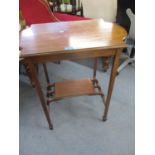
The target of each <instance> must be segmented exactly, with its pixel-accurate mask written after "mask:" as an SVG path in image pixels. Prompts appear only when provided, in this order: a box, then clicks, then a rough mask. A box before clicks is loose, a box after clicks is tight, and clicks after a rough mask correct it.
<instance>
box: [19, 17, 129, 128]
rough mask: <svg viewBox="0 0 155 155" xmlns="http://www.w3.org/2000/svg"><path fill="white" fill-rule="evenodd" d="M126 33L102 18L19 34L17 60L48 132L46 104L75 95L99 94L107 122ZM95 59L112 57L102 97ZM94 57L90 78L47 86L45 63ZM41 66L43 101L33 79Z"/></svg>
mask: <svg viewBox="0 0 155 155" xmlns="http://www.w3.org/2000/svg"><path fill="white" fill-rule="evenodd" d="M126 35H127V32H126V31H125V30H124V29H123V28H122V27H120V26H119V25H117V24H115V23H108V22H104V21H103V20H102V19H94V20H84V21H73V22H57V23H46V24H35V25H32V26H31V27H30V28H27V29H25V30H23V31H22V32H21V33H20V46H21V47H22V50H21V53H20V58H24V63H25V64H26V65H27V66H28V69H29V76H30V79H31V82H32V83H33V84H34V86H35V89H36V92H37V94H38V97H39V99H40V102H41V105H42V107H43V110H44V113H45V116H46V118H47V121H48V125H49V128H50V129H53V124H52V122H51V119H50V115H49V109H48V105H49V103H51V102H52V101H55V100H60V99H63V98H65V97H71V96H79V95H100V96H101V97H102V99H103V102H104V105H105V108H104V114H103V121H105V120H106V119H107V113H108V109H109V104H110V99H111V95H112V90H113V86H114V81H115V76H116V72H117V67H118V64H119V58H120V55H121V51H122V49H123V48H124V47H126V44H125V43H124V42H123V38H124V37H125V36H126ZM98 57H113V58H114V61H113V65H112V70H111V76H110V81H109V88H108V93H107V96H106V97H105V96H104V94H103V92H102V90H101V87H100V86H99V82H98V80H97V79H96V68H97V58H98ZM84 58H94V60H95V61H94V62H95V63H94V72H93V77H92V78H90V79H82V80H68V81H64V82H59V83H50V80H49V77H48V73H47V68H46V65H45V63H46V62H49V61H60V60H73V59H84ZM39 63H43V64H44V65H43V66H44V70H45V75H46V80H47V99H45V96H44V94H43V92H42V89H41V86H40V83H39V81H38V78H37V72H36V67H35V66H36V64H39Z"/></svg>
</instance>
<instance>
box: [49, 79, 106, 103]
mask: <svg viewBox="0 0 155 155" xmlns="http://www.w3.org/2000/svg"><path fill="white" fill-rule="evenodd" d="M83 95H101V96H103V93H102V91H101V87H100V86H99V85H98V80H97V79H82V80H65V81H63V82H56V83H53V84H49V85H48V87H47V103H49V102H52V101H56V100H60V99H63V98H67V97H75V96H83Z"/></svg>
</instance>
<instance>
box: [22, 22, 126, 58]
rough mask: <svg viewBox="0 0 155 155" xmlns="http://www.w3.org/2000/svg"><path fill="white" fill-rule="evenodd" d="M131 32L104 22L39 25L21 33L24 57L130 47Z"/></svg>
mask: <svg viewBox="0 0 155 155" xmlns="http://www.w3.org/2000/svg"><path fill="white" fill-rule="evenodd" d="M126 35H127V32H126V31H125V30H124V29H123V28H122V27H120V26H119V25H117V24H115V23H109V22H105V21H104V20H103V19H93V20H84V21H72V22H57V23H46V24H35V25H32V26H31V27H29V28H27V29H25V30H23V31H22V32H21V33H20V46H21V47H22V50H21V53H20V57H31V56H36V55H47V54H50V55H51V54H54V53H58V52H59V53H61V52H67V51H69V52H71V51H73V52H75V51H79V50H80V51H84V50H88V49H92V48H94V49H95V48H97V49H98V48H102V49H110V48H121V47H126V45H125V43H124V42H123V38H124V37H125V36H126Z"/></svg>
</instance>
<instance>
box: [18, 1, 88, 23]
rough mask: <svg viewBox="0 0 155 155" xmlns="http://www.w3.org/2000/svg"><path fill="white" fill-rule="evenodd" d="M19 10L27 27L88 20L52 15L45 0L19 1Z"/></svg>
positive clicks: (78, 17) (59, 14)
mask: <svg viewBox="0 0 155 155" xmlns="http://www.w3.org/2000/svg"><path fill="white" fill-rule="evenodd" d="M19 9H20V10H21V12H22V16H23V17H24V19H25V21H26V23H27V25H31V24H38V23H49V22H56V21H57V19H56V18H58V20H60V21H74V20H86V19H89V18H84V17H80V16H73V15H68V14H62V13H52V12H51V10H50V8H49V6H48V4H47V3H46V2H45V1H44V0H19Z"/></svg>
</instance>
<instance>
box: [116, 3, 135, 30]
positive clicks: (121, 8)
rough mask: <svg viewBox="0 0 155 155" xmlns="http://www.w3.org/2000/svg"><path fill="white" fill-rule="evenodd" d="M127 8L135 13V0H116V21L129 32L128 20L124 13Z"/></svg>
mask: <svg viewBox="0 0 155 155" xmlns="http://www.w3.org/2000/svg"><path fill="white" fill-rule="evenodd" d="M127 8H130V9H131V10H132V12H133V13H134V14H135V0H117V14H116V23H118V24H119V25H121V26H123V27H124V28H125V29H126V30H127V32H129V28H130V20H129V18H128V16H127V14H126V9H127Z"/></svg>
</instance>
